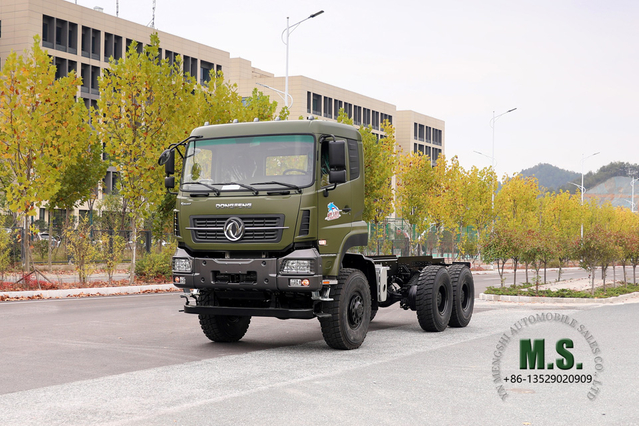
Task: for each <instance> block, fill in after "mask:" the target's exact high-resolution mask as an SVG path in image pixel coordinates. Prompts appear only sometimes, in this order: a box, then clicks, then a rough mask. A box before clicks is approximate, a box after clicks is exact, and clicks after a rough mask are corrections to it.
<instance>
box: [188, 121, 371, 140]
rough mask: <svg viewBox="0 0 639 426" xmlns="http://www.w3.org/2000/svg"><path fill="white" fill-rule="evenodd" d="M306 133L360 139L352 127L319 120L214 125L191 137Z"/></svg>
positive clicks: (199, 129)
mask: <svg viewBox="0 0 639 426" xmlns="http://www.w3.org/2000/svg"><path fill="white" fill-rule="evenodd" d="M308 133H312V134H328V135H335V137H338V136H339V137H342V138H348V139H356V140H360V139H361V136H360V134H359V132H358V131H357V129H356V128H354V127H353V126H349V125H347V124H340V123H334V122H331V121H321V120H291V121H288V120H286V121H257V122H249V123H230V124H215V125H209V126H202V127H198V128H196V129H194V130H193V132H191V136H202V137H204V138H224V137H238V136H248V135H270V134H308Z"/></svg>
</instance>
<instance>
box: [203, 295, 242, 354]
mask: <svg viewBox="0 0 639 426" xmlns="http://www.w3.org/2000/svg"><path fill="white" fill-rule="evenodd" d="M211 299H212V298H211V297H210V294H209V292H206V291H205V292H201V293H200V296H199V299H198V305H201V306H208V305H209V304H210V300H211ZM198 317H199V319H200V327H202V331H203V332H204V335H205V336H206V337H208V338H209V339H210V340H212V341H214V342H226V343H228V342H237V341H238V340H240V339H241V338H242V337H244V335H245V334H246V331H247V330H248V328H249V324H250V323H251V317H240V316H229V315H207V314H198Z"/></svg>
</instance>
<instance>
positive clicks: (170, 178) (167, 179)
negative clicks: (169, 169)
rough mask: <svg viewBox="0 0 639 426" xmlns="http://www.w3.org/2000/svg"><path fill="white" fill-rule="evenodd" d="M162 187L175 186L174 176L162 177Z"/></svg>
mask: <svg viewBox="0 0 639 426" xmlns="http://www.w3.org/2000/svg"><path fill="white" fill-rule="evenodd" d="M164 187H165V188H166V189H172V188H175V176H167V177H165V178H164Z"/></svg>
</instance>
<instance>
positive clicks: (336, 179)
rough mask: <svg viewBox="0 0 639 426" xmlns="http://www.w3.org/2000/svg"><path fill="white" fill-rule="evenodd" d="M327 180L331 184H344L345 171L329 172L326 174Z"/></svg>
mask: <svg viewBox="0 0 639 426" xmlns="http://www.w3.org/2000/svg"><path fill="white" fill-rule="evenodd" d="M328 180H329V182H331V183H334V184H338V183H345V182H346V170H331V171H330V172H328Z"/></svg>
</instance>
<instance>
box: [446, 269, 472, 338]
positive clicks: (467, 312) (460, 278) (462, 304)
mask: <svg viewBox="0 0 639 426" xmlns="http://www.w3.org/2000/svg"><path fill="white" fill-rule="evenodd" d="M448 274H449V275H450V282H451V284H452V286H453V311H452V313H451V315H450V321H449V322H448V325H449V326H451V327H466V326H467V325H468V323H469V322H470V319H471V318H472V316H473V308H474V307H475V282H474V280H473V274H472V272H470V269H468V267H467V266H466V265H452V266H450V267H449V268H448Z"/></svg>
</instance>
